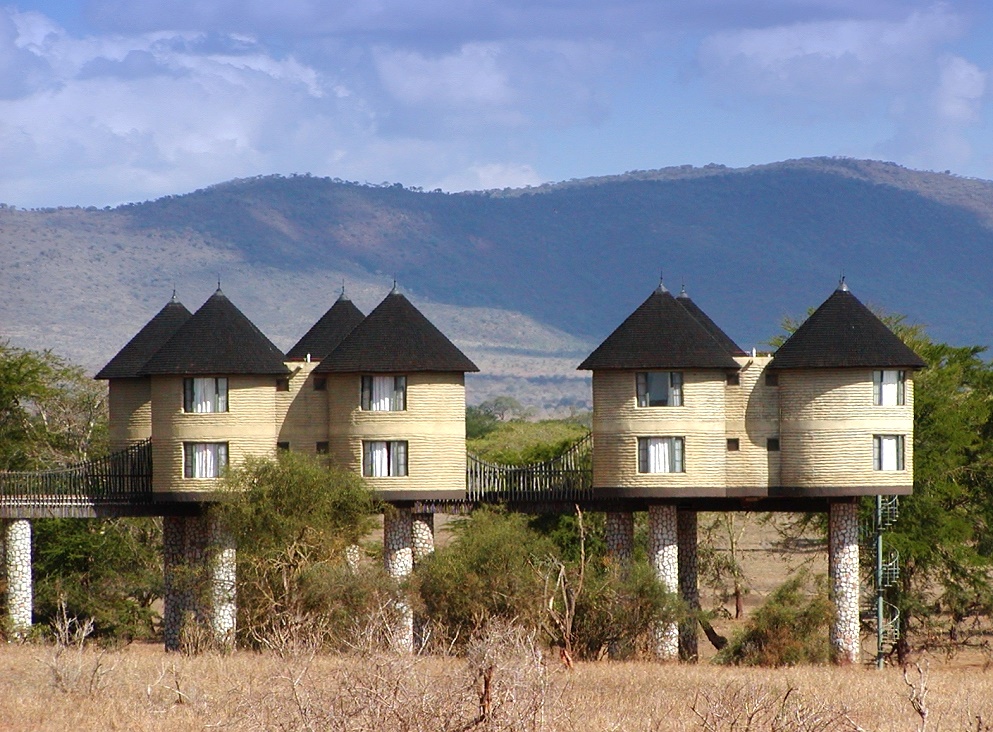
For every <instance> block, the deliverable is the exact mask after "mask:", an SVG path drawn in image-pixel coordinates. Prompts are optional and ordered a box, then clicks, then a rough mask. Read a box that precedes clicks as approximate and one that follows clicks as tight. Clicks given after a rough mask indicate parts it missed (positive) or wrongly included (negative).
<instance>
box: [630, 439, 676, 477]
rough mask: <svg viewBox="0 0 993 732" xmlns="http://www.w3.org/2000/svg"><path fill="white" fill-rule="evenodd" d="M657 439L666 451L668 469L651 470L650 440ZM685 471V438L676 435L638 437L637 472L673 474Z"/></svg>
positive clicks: (643, 473)
mask: <svg viewBox="0 0 993 732" xmlns="http://www.w3.org/2000/svg"><path fill="white" fill-rule="evenodd" d="M653 440H659V441H661V444H663V445H665V446H666V447H665V449H666V450H667V451H668V463H669V466H670V469H669V470H651V469H650V468H651V457H650V454H649V451H650V449H651V445H652V441H653ZM685 472H686V438H685V437H682V436H676V435H645V436H641V437H638V474H639V475H674V474H679V473H685Z"/></svg>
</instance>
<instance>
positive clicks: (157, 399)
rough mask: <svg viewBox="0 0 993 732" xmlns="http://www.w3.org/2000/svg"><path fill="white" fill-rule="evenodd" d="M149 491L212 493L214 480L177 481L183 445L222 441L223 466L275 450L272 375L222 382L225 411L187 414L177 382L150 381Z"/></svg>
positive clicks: (174, 378)
mask: <svg viewBox="0 0 993 732" xmlns="http://www.w3.org/2000/svg"><path fill="white" fill-rule="evenodd" d="M151 395H152V431H153V434H154V439H153V440H152V460H153V463H154V465H155V471H154V477H153V483H152V488H153V490H155V491H157V492H159V491H196V490H208V491H209V490H215V489H216V488H217V481H216V480H213V479H195V478H184V477H183V443H184V442H227V443H228V465H229V466H237V465H238V464H240V463H241V462H242V461H243V460H244V459H245V458H246V457H248V456H263V457H265V456H272V455H274V454H275V451H276V398H275V397H276V379H275V377H274V376H230V377H228V411H227V412H219V413H213V414H187V413H185V412H184V411H183V378H182V377H180V376H155V377H152V379H151Z"/></svg>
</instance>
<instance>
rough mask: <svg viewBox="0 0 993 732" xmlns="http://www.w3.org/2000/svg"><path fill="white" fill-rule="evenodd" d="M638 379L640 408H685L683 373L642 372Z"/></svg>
mask: <svg viewBox="0 0 993 732" xmlns="http://www.w3.org/2000/svg"><path fill="white" fill-rule="evenodd" d="M637 378H638V406H639V407H681V406H683V374H682V372H681V371H642V372H640V373H639V374H638V377H637Z"/></svg>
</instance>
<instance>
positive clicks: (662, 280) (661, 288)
mask: <svg viewBox="0 0 993 732" xmlns="http://www.w3.org/2000/svg"><path fill="white" fill-rule="evenodd" d="M663 274H664V271H663V270H659V288H658V290H659V292H668V290H667V289H665V278H664V277H663Z"/></svg>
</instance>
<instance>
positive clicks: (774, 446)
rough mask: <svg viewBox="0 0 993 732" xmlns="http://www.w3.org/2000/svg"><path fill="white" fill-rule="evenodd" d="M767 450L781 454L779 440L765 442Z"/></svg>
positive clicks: (772, 438) (773, 439)
mask: <svg viewBox="0 0 993 732" xmlns="http://www.w3.org/2000/svg"><path fill="white" fill-rule="evenodd" d="M765 449H766V450H768V451H769V452H779V438H778V437H770V438H769V439H768V440H766V441H765Z"/></svg>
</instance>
